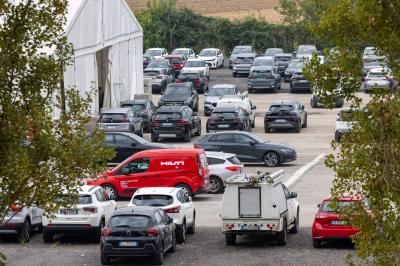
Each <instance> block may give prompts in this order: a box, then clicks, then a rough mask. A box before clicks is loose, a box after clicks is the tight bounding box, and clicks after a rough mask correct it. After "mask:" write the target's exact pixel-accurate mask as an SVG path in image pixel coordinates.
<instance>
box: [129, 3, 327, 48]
mask: <svg viewBox="0 0 400 266" xmlns="http://www.w3.org/2000/svg"><path fill="white" fill-rule="evenodd" d="M135 14H136V16H137V18H138V20H139V22H140V24H141V26H142V27H143V30H144V48H145V49H147V48H150V47H165V48H167V49H168V50H169V51H171V50H172V49H174V48H176V47H190V48H193V49H194V50H196V51H200V50H201V49H203V48H206V47H218V48H220V49H223V50H224V51H225V52H226V53H229V52H230V51H231V50H232V48H233V47H234V46H236V45H246V44H247V45H253V46H254V47H255V48H256V50H257V51H258V52H260V53H261V52H263V51H264V50H265V48H268V47H281V48H283V49H284V50H285V51H286V52H293V51H294V50H295V49H296V48H297V46H298V45H299V44H302V43H303V44H305V43H312V44H317V46H319V47H323V46H324V45H323V44H321V43H317V42H316V40H315V39H313V38H312V37H311V34H310V33H309V31H308V30H307V29H306V27H305V26H304V25H301V24H297V25H293V24H272V23H269V22H267V21H266V20H264V18H263V17H250V16H249V17H246V18H244V19H235V20H233V21H231V20H228V19H224V18H213V17H206V16H202V15H200V14H197V13H195V12H193V11H192V10H190V9H187V8H177V7H176V5H175V1H174V0H152V1H149V3H148V6H147V8H146V9H144V10H142V11H139V12H135Z"/></svg>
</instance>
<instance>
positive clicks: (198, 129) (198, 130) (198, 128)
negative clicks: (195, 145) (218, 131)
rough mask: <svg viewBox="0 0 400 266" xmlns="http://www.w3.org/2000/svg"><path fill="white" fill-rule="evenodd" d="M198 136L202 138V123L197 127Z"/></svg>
mask: <svg viewBox="0 0 400 266" xmlns="http://www.w3.org/2000/svg"><path fill="white" fill-rule="evenodd" d="M196 136H201V123H199V126H198V127H197V132H196Z"/></svg>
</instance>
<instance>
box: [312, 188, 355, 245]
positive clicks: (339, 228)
mask: <svg viewBox="0 0 400 266" xmlns="http://www.w3.org/2000/svg"><path fill="white" fill-rule="evenodd" d="M360 201H361V199H360V197H355V196H349V197H342V198H341V199H340V201H339V206H340V207H351V205H353V204H355V203H357V202H360ZM332 202H333V201H332V199H331V198H327V199H325V200H323V201H322V203H321V204H319V205H318V207H319V210H318V212H317V214H316V215H315V219H314V223H313V226H312V238H313V246H314V248H320V247H321V246H322V242H324V241H329V240H334V239H350V238H351V237H352V236H354V235H355V234H357V233H358V232H359V230H358V229H357V228H354V227H352V226H351V225H350V224H349V223H348V221H346V220H343V219H342V217H341V214H339V213H335V211H334V210H333V209H332V208H333V206H332V205H333V204H332Z"/></svg>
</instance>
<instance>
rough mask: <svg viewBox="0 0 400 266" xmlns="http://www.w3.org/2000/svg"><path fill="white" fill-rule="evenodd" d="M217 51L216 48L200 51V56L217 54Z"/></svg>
mask: <svg viewBox="0 0 400 266" xmlns="http://www.w3.org/2000/svg"><path fill="white" fill-rule="evenodd" d="M216 55H217V51H215V50H203V51H201V52H200V54H199V56H216Z"/></svg>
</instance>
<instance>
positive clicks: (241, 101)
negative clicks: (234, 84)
mask: <svg viewBox="0 0 400 266" xmlns="http://www.w3.org/2000/svg"><path fill="white" fill-rule="evenodd" d="M236 106H238V107H241V108H243V109H244V110H245V111H246V112H247V113H248V114H249V118H250V125H251V127H252V128H254V127H255V123H256V111H255V110H256V109H257V106H255V105H253V103H252V102H251V100H250V98H249V97H248V93H247V92H245V93H243V94H240V95H224V96H222V97H221V98H220V99H219V100H218V102H217V107H236Z"/></svg>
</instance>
